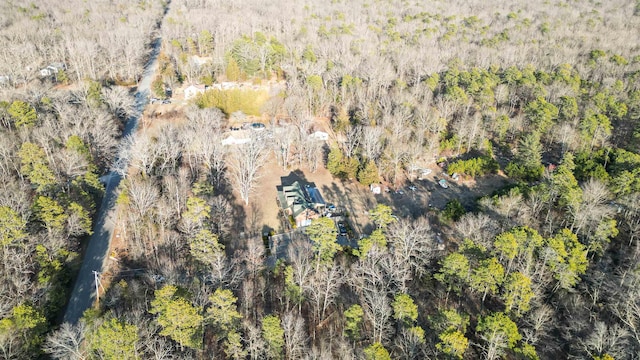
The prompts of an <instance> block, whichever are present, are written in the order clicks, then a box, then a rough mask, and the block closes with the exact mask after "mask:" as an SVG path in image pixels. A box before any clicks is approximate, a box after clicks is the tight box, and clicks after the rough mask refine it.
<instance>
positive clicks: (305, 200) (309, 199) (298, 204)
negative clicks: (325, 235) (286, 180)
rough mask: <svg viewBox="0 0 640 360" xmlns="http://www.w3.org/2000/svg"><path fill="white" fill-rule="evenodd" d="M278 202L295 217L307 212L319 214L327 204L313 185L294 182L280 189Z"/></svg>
mask: <svg viewBox="0 0 640 360" xmlns="http://www.w3.org/2000/svg"><path fill="white" fill-rule="evenodd" d="M278 200H279V201H280V206H282V208H283V209H288V210H289V211H290V212H291V215H293V217H297V216H298V215H300V214H301V213H303V212H304V211H306V210H311V211H314V212H318V208H320V207H324V205H325V202H324V199H323V198H322V195H321V194H320V191H319V190H318V189H317V188H316V187H315V186H312V185H311V184H305V185H304V186H302V185H300V182H298V181H294V182H293V183H292V184H291V185H282V186H281V187H279V188H278Z"/></svg>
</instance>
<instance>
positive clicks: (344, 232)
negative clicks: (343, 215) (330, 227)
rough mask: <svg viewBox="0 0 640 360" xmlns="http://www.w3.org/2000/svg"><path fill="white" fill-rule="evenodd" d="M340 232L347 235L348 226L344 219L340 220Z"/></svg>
mask: <svg viewBox="0 0 640 360" xmlns="http://www.w3.org/2000/svg"><path fill="white" fill-rule="evenodd" d="M338 233H339V234H340V235H347V227H346V225H345V224H344V223H343V222H342V221H340V222H338Z"/></svg>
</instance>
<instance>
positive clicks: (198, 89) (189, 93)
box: [184, 85, 206, 100]
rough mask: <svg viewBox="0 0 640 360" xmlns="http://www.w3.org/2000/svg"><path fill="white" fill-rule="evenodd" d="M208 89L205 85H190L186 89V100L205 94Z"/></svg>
mask: <svg viewBox="0 0 640 360" xmlns="http://www.w3.org/2000/svg"><path fill="white" fill-rule="evenodd" d="M205 90H206V87H205V86H204V85H189V86H187V87H186V88H185V89H184V99H185V100H189V99H191V98H194V97H195V96H196V95H198V94H202V93H204V91H205Z"/></svg>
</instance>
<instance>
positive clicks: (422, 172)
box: [417, 169, 433, 180]
mask: <svg viewBox="0 0 640 360" xmlns="http://www.w3.org/2000/svg"><path fill="white" fill-rule="evenodd" d="M417 171H418V180H424V179H426V178H427V177H428V176H429V175H430V174H431V173H432V172H433V171H432V170H431V169H418V170H417Z"/></svg>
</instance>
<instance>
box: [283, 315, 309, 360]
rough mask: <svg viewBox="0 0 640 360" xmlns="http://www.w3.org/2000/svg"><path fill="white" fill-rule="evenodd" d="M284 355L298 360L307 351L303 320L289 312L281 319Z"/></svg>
mask: <svg viewBox="0 0 640 360" xmlns="http://www.w3.org/2000/svg"><path fill="white" fill-rule="evenodd" d="M282 328H283V329H284V344H285V353H286V354H287V358H289V359H300V358H302V355H304V354H305V353H306V352H307V351H306V350H307V335H306V333H305V324H304V319H303V318H302V317H300V315H298V314H295V313H292V312H289V313H286V314H285V315H284V316H283V317H282Z"/></svg>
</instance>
